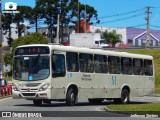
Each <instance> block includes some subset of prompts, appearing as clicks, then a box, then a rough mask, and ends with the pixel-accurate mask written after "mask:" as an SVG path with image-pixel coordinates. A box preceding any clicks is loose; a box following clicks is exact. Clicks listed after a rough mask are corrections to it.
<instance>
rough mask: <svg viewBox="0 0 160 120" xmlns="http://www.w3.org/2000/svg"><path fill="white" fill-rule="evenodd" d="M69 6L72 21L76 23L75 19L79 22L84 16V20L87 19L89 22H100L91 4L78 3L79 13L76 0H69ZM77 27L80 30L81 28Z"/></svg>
mask: <svg viewBox="0 0 160 120" xmlns="http://www.w3.org/2000/svg"><path fill="white" fill-rule="evenodd" d="M69 8H70V10H71V13H72V14H71V21H72V23H76V22H77V21H78V22H80V20H84V19H85V17H86V21H89V22H90V24H95V23H99V22H100V21H99V20H98V14H97V11H96V10H95V9H94V7H92V6H89V5H85V4H81V3H79V13H78V0H71V2H70V4H69ZM85 8H86V11H85ZM78 14H79V15H78ZM78 16H79V18H78ZM79 24H80V23H79ZM79 29H80V30H79V31H80V32H81V31H82V30H81V28H79Z"/></svg>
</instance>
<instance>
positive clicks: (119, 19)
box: [99, 12, 145, 24]
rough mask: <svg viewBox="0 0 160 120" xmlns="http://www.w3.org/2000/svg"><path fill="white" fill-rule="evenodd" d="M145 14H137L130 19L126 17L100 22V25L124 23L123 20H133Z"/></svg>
mask: <svg viewBox="0 0 160 120" xmlns="http://www.w3.org/2000/svg"><path fill="white" fill-rule="evenodd" d="M144 13H145V12H143V13H139V14H136V15H132V16H129V17H125V18H118V19H115V20H109V21H105V22H100V23H99V24H105V23H112V22H117V21H122V20H126V19H131V18H134V17H138V16H142V14H143V15H144Z"/></svg>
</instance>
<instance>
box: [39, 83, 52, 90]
mask: <svg viewBox="0 0 160 120" xmlns="http://www.w3.org/2000/svg"><path fill="white" fill-rule="evenodd" d="M49 86H50V83H45V84H43V85H42V86H41V87H40V89H39V91H45V90H46V89H47V88H48V87H49Z"/></svg>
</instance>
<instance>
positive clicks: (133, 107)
mask: <svg viewBox="0 0 160 120" xmlns="http://www.w3.org/2000/svg"><path fill="white" fill-rule="evenodd" d="M107 108H108V109H112V110H116V111H125V112H127V111H143V112H144V111H149V112H151V111H159V112H160V109H159V108H160V104H128V105H107Z"/></svg>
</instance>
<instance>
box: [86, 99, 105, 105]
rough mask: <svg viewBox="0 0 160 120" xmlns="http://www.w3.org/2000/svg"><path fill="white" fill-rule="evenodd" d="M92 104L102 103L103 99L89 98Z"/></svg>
mask: <svg viewBox="0 0 160 120" xmlns="http://www.w3.org/2000/svg"><path fill="white" fill-rule="evenodd" d="M88 101H89V103H90V104H101V103H102V101H103V99H88Z"/></svg>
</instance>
